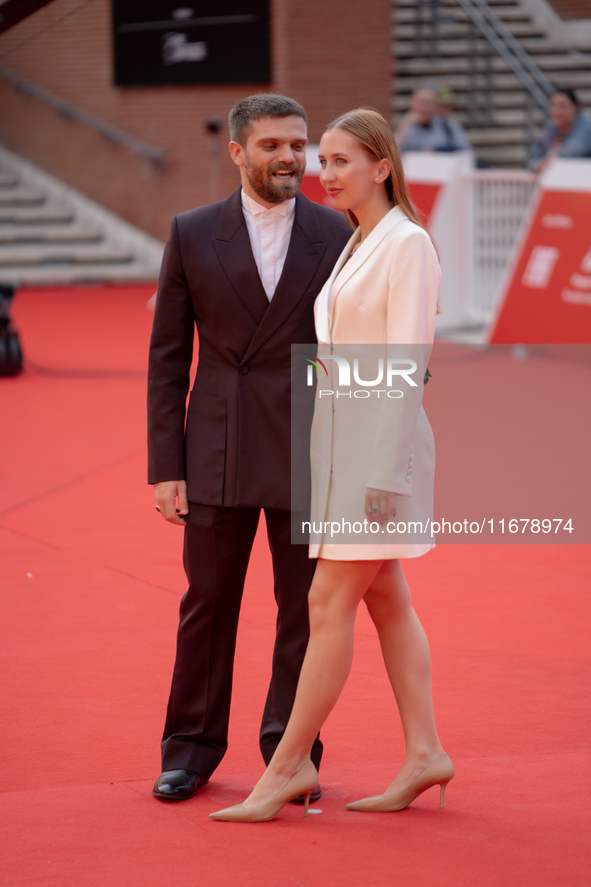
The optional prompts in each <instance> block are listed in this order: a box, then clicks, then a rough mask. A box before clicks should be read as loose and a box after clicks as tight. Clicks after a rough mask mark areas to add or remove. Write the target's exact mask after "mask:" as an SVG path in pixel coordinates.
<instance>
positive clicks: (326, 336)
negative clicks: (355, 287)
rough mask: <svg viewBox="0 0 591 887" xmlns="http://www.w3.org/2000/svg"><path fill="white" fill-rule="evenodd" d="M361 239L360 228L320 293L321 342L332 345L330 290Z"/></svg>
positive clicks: (317, 306)
mask: <svg viewBox="0 0 591 887" xmlns="http://www.w3.org/2000/svg"><path fill="white" fill-rule="evenodd" d="M360 237H361V232H360V230H359V228H357V229H356V230H355V231H354V232H353V234H352V235H351V237H350V238H349V240H348V241H347V244H346V245H345V248H344V249H343V251H342V253H341V254H340V256H339V257H338V259H337V262H336V265H335V266H334V268H333V269H332V271H331V273H330V277H329V278H328V280H327V281H326V283H325V284H324V286H323V287H322V289H321V290H320V292H319V293H318V298H317V299H316V302H315V303H314V323H315V325H316V338H317V339H318V341H319V342H326V343H327V344H330V343H331V342H332V338H331V334H330V326H331V323H330V317H329V316H328V302H329V299H330V290H331V287H332V285H333V283H334V279H335V277H336V276H337V274H338V273H339V271H340V270H341V268H342V267H343V265H344V264H345V262H346V261H347V258H348V257H349V255H350V253H351V250H352V249H353V247H354V246H355V244H356V243H357V241H358V240H359V238H360Z"/></svg>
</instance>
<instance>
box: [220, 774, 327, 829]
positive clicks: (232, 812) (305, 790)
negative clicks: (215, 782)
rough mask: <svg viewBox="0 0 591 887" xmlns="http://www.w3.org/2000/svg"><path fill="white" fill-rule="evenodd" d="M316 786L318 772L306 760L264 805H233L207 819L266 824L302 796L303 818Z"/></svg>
mask: <svg viewBox="0 0 591 887" xmlns="http://www.w3.org/2000/svg"><path fill="white" fill-rule="evenodd" d="M317 785H318V771H317V770H316V767H315V766H314V764H313V763H312V761H310V760H308V761H306V763H305V764H304V765H303V766H302V767H300V769H299V770H298V772H297V773H296V774H295V775H294V776H292V778H291V779H290V780H289V782H288V783H287V785H286V786H285V787H284V788H283V789H282V790H281V791H280V792H279V793H278V794H277V795H275V797H274V798H273V799H272V800H270V801H267V803H266V804H260V805H259V806H258V807H246V806H245V805H244V804H235V805H234V806H233V807H226V808H225V809H224V810H218V811H217V812H216V813H210V814H209V818H210V819H220V820H222V821H224V822H268V821H269V820H270V819H273V817H274V816H276V815H277V814H278V813H279V811H280V810H281V808H282V807H285V805H286V804H289V802H290V801H293V799H294V798H297V797H299V795H304V816H307V815H308V807H309V804H310V796H311V795H312V792H313V791H314V789H315V788H316V786H317Z"/></svg>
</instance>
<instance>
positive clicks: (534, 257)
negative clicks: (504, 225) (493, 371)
mask: <svg viewBox="0 0 591 887" xmlns="http://www.w3.org/2000/svg"><path fill="white" fill-rule="evenodd" d="M565 163H566V164H571V165H572V164H576V167H572V166H570V167H567V168H566V174H562V173H563V172H564V170H563V169H558V170H557V172H558V173H559V174H560V175H556V174H554V175H549V176H548V178H547V179H546V180H545V181H544V180H543V181H542V182H541V184H540V189H541V190H540V195H539V198H538V200H537V202H536V203H535V205H534V208H533V210H532V215H531V219H530V221H529V223H528V224H527V225H526V228H525V232H524V236H523V237H522V240H521V244H520V246H519V247H518V252H517V255H516V257H515V259H514V262H513V266H512V271H511V272H510V274H509V278H508V280H507V282H506V286H505V288H504V295H502V296H501V300H500V307H499V310H498V313H497V317H496V319H495V321H494V323H493V327H492V332H491V334H490V336H489V341H490V342H492V343H495V344H502V343H505V344H506V343H514V342H520V343H521V342H523V343H526V344H527V343H536V342H539V343H571V344H584V343H587V342H591V163H589V162H586V161H562V162H561V163H560V167H563V165H564V164H565ZM581 168H583V172H584V173H586V176H581V175H580V171H581ZM574 173H579V175H578V176H577V178H576V179H574V175H573V174H574ZM567 174H568V175H567ZM557 179H558V181H557ZM560 180H563V183H564V184H565V185H566V187H564V188H559V187H553V185H558V184H559V183H560Z"/></svg>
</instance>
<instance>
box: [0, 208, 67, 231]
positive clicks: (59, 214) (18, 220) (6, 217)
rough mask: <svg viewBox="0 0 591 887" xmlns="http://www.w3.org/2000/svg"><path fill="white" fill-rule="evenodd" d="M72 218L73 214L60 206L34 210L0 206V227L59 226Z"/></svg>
mask: <svg viewBox="0 0 591 887" xmlns="http://www.w3.org/2000/svg"><path fill="white" fill-rule="evenodd" d="M73 218H74V213H73V212H72V210H71V209H68V208H67V207H60V206H51V205H50V206H39V207H38V208H37V207H35V208H34V209H32V208H29V207H19V208H17V207H10V208H3V207H2V206H0V226H1V227H3V226H4V225H5V224H12V225H36V224H49V225H54V224H60V223H62V222H70V221H71V220H72V219H73ZM1 227H0V230H1Z"/></svg>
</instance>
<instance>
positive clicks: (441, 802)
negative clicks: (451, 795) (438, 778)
mask: <svg viewBox="0 0 591 887" xmlns="http://www.w3.org/2000/svg"><path fill="white" fill-rule="evenodd" d="M447 786H448V783H447V782H442V783H441V785H440V786H439V788H440V792H439V809H440V810H443V796H444V794H445V789H446V788H447Z"/></svg>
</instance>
